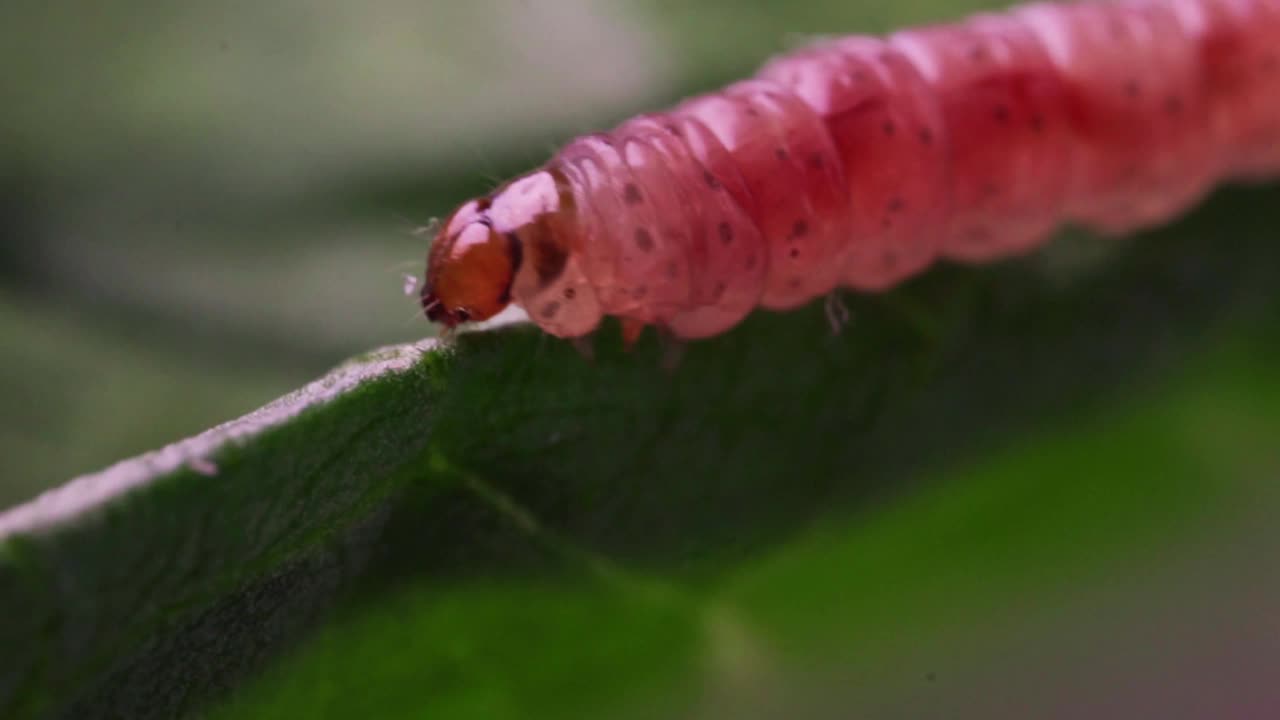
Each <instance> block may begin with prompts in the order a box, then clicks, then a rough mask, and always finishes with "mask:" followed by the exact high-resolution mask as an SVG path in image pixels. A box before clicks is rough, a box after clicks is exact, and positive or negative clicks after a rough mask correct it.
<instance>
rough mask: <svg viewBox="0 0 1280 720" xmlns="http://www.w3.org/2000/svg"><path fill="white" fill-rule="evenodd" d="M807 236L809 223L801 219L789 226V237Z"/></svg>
mask: <svg viewBox="0 0 1280 720" xmlns="http://www.w3.org/2000/svg"><path fill="white" fill-rule="evenodd" d="M808 234H809V223H807V222H805V221H804V220H803V219H800V220H796V222H795V224H794V225H792V226H791V237H804V236H805V235H808Z"/></svg>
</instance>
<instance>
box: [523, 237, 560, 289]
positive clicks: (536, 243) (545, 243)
mask: <svg viewBox="0 0 1280 720" xmlns="http://www.w3.org/2000/svg"><path fill="white" fill-rule="evenodd" d="M529 249H530V250H531V251H532V252H531V253H530V255H532V258H531V259H532V260H533V272H534V274H535V275H537V276H538V283H539V285H541V286H542V287H546V286H547V285H549V284H550V283H551V282H552V281H553V280H555V279H556V278H558V277H560V273H562V272H564V266H565V265H566V264H568V262H569V253H568V252H566V251H565V249H564V248H562V247H560V246H559V245H558V244H557V243H556V242H555V240H552V239H551V237H550V235H549V234H548V233H543V232H535V233H534V234H533V237H532V238H530V241H529Z"/></svg>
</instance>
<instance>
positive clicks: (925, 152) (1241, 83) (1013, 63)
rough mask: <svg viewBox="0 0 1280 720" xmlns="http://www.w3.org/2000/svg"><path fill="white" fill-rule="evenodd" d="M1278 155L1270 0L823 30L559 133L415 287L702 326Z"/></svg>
mask: <svg viewBox="0 0 1280 720" xmlns="http://www.w3.org/2000/svg"><path fill="white" fill-rule="evenodd" d="M1276 174H1280V0H1115V1H1112V2H1102V1H1090V2H1079V3H1039V4H1032V5H1024V6H1019V7H1015V8H1013V9H1011V10H1009V11H1006V12H1003V13H990V14H981V15H976V16H972V17H970V18H968V19H966V20H964V21H961V22H958V23H955V24H949V25H939V26H933V27H924V28H919V29H909V30H906V31H902V32H898V33H896V34H892V35H889V36H887V37H866V36H854V37H845V38H838V39H832V40H824V41H821V42H818V43H816V44H814V45H811V46H809V47H805V48H802V49H799V50H797V51H795V52H792V53H789V54H786V55H782V56H780V57H777V58H775V59H773V60H771V61H769V62H768V63H767V64H766V65H765V66H764V67H763V68H762V69H761V70H760V71H759V72H758V73H757V74H756V76H755V77H753V78H751V79H748V80H745V81H742V82H738V83H735V84H733V85H730V86H728V87H726V88H724V89H722V90H720V91H718V92H715V93H710V94H706V95H702V96H698V97H694V98H692V99H689V100H686V101H685V102H683V103H681V104H680V105H678V106H677V107H675V108H674V109H671V110H669V111H667V112H664V113H660V114H651V115H642V116H639V117H636V118H634V119H632V120H629V121H627V122H625V123H623V124H622V125H621V126H619V127H618V128H616V129H614V130H613V131H611V132H608V133H601V134H593V135H587V136H584V137H580V138H577V139H575V140H573V141H571V142H570V143H569V144H568V145H567V146H565V147H564V148H563V149H562V150H561V151H560V152H559V153H557V154H556V155H555V156H554V157H553V158H552V159H551V160H550V161H549V162H548V163H547V164H546V165H545V166H543V167H542V168H540V169H538V170H536V171H534V172H531V173H529V174H527V175H524V176H522V177H519V178H517V179H515V180H513V181H511V182H509V183H507V184H505V185H503V186H502V187H500V188H499V189H497V190H496V191H494V192H493V193H492V194H490V195H489V196H487V197H483V198H479V199H476V200H472V201H470V202H468V203H466V204H464V205H463V206H462V207H460V208H459V209H458V210H457V211H455V212H454V213H453V215H452V216H450V218H449V219H448V220H447V221H446V222H445V223H444V224H443V225H442V227H441V229H440V231H439V234H438V235H437V237H436V238H435V240H434V242H433V243H432V246H431V249H430V253H429V257H428V264H427V271H426V282H425V283H424V284H423V289H422V294H421V300H422V305H423V308H424V311H425V313H426V315H427V317H428V318H430V319H431V320H434V321H438V322H441V323H443V324H444V325H445V326H447V327H453V326H455V325H457V324H459V323H463V322H468V321H476V320H483V319H485V318H487V317H490V316H492V315H494V314H496V313H497V312H499V311H500V310H502V309H503V308H504V307H506V306H507V305H508V304H509V303H513V302H514V303H516V304H518V305H520V306H522V307H523V308H525V309H526V311H527V312H528V313H529V316H530V318H531V319H532V321H533V322H535V323H537V324H538V325H539V326H540V327H542V328H543V329H544V330H546V331H547V332H549V333H551V334H553V335H558V336H562V337H575V336H581V335H585V334H587V333H590V332H591V331H592V330H594V329H595V328H596V326H597V325H598V324H599V322H600V321H601V319H602V317H603V316H605V315H612V316H617V317H619V318H621V319H622V321H623V324H624V330H625V332H626V334H627V336H628V337H629V338H634V336H635V335H637V334H638V333H639V331H640V330H641V329H643V327H645V326H646V325H655V326H659V327H662V328H665V329H666V330H667V331H668V332H670V333H671V334H673V335H675V336H676V337H680V338H700V337H707V336H711V335H715V334H718V333H721V332H723V331H725V330H727V329H728V328H730V327H732V326H734V325H735V324H736V323H738V322H739V321H741V320H742V318H743V317H745V316H746V315H747V314H748V313H750V312H751V311H752V310H753V309H754V308H756V307H757V306H760V307H764V308H768V309H773V310H785V309H788V308H793V307H796V306H798V305H801V304H803V303H805V302H807V301H809V300H811V299H813V298H815V297H818V296H821V295H824V294H826V293H829V292H830V291H832V290H833V289H836V288H839V287H842V286H843V287H850V288H854V289H857V290H863V291H877V290H883V289H885V288H888V287H890V286H892V285H894V284H895V283H898V282H900V281H901V280H903V279H904V278H907V277H909V276H911V275H913V274H915V273H919V272H921V271H922V270H924V269H925V268H926V267H927V266H928V265H930V264H931V263H932V262H934V261H935V260H936V259H939V258H947V259H951V260H955V261H961V262H984V261H990V260H993V259H996V258H1000V257H1003V256H1008V255H1013V254H1017V253H1022V252H1026V251H1028V250H1030V249H1032V248H1035V247H1036V246H1038V245H1039V244H1041V243H1043V242H1044V241H1045V239H1046V238H1047V237H1048V235H1049V234H1050V233H1051V232H1052V231H1053V230H1054V229H1055V228H1056V227H1057V226H1059V225H1061V224H1063V223H1075V224H1079V225H1083V226H1086V227H1089V228H1092V229H1094V230H1096V231H1099V232H1101V233H1106V234H1121V233H1126V232H1131V231H1133V230H1135V229H1137V228H1141V227H1144V226H1149V225H1152V224H1156V223H1160V222H1163V221H1166V220H1167V219H1169V218H1171V217H1173V216H1175V215H1176V214H1178V213H1180V212H1181V211H1183V210H1185V209H1187V208H1188V207H1189V206H1191V205H1193V204H1194V203H1196V202H1197V201H1198V199H1199V198H1200V197H1201V196H1203V195H1204V194H1205V193H1206V192H1207V191H1208V190H1209V189H1211V188H1212V187H1213V186H1214V185H1216V184H1218V183H1221V182H1224V181H1230V180H1256V179H1265V178H1268V177H1272V176H1275V175H1276Z"/></svg>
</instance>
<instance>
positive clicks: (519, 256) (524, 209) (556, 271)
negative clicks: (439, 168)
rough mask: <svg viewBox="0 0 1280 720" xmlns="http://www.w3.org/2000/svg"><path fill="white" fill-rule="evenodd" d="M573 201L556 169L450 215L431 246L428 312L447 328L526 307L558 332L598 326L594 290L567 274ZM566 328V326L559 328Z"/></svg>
mask: <svg viewBox="0 0 1280 720" xmlns="http://www.w3.org/2000/svg"><path fill="white" fill-rule="evenodd" d="M577 231H578V228H577V225H576V223H575V220H574V213H573V199H572V195H571V193H570V191H569V190H568V188H567V184H566V181H565V179H564V178H563V177H562V176H560V175H559V174H558V173H557V172H556V171H554V170H539V171H536V172H533V173H530V174H528V175H525V176H523V177H520V178H517V179H515V180H513V181H511V182H510V183H507V184H506V185H504V186H503V187H501V188H499V189H498V190H496V191H495V192H494V193H493V194H492V195H491V196H489V197H485V198H480V199H478V200H472V201H470V202H468V203H466V204H465V205H463V206H462V207H460V208H458V210H457V211H455V212H454V213H453V215H452V216H450V217H449V219H448V221H446V222H445V223H444V225H443V226H442V228H441V230H440V232H439V234H438V235H437V236H436V238H435V240H434V241H433V242H432V244H431V253H430V255H429V257H428V258H427V273H426V282H425V283H424V284H423V288H422V309H423V312H424V313H426V316H427V317H428V318H429V319H431V320H433V321H435V322H438V323H441V324H442V325H444V326H445V327H448V328H452V327H455V326H457V325H458V324H460V323H466V322H477V321H480V320H486V319H488V318H490V317H493V316H494V315H496V314H498V313H499V312H501V311H502V310H503V309H504V308H506V306H507V305H508V304H511V303H515V304H517V305H520V306H522V307H524V308H526V309H527V310H529V312H530V313H531V314H534V315H536V316H537V317H538V318H539V319H540V321H542V322H546V323H549V324H551V325H552V326H553V327H552V329H553V330H554V329H557V328H559V327H560V325H563V334H565V335H579V334H581V333H582V332H585V331H586V330H588V329H590V328H591V327H594V326H595V324H596V323H597V322H598V321H599V315H600V313H599V309H598V306H597V304H596V303H595V301H594V298H593V297H591V294H592V293H591V292H590V290H589V288H588V287H587V286H586V285H585V282H584V281H583V280H582V279H581V277H580V276H579V275H578V274H577V273H574V272H566V267H567V264H568V261H569V255H570V250H569V248H570V245H571V244H572V241H573V237H572V236H573V234H574V233H575V232H577ZM556 323H560V325H556Z"/></svg>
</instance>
